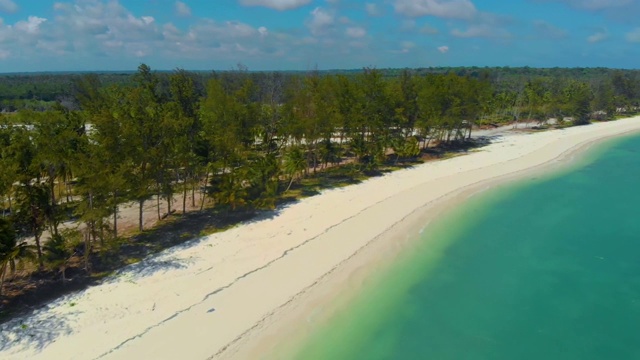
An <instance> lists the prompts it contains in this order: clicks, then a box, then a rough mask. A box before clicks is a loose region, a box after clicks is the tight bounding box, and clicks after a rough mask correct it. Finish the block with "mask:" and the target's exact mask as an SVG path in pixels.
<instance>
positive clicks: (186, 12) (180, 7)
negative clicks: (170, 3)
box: [175, 1, 191, 16]
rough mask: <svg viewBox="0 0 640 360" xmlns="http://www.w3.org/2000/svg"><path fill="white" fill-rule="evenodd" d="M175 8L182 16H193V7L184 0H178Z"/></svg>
mask: <svg viewBox="0 0 640 360" xmlns="http://www.w3.org/2000/svg"><path fill="white" fill-rule="evenodd" d="M175 10H176V13H177V14H178V15H180V16H191V8H190V7H189V5H187V4H185V3H183V2H182V1H176V4H175Z"/></svg>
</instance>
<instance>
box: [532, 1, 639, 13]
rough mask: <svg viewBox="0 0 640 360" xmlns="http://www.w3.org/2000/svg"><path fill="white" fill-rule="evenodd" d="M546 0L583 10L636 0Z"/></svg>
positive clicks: (614, 5) (621, 4)
mask: <svg viewBox="0 0 640 360" xmlns="http://www.w3.org/2000/svg"><path fill="white" fill-rule="evenodd" d="M544 1H546V2H559V3H565V4H567V5H569V6H571V7H574V8H577V9H583V10H592V11H597V10H607V9H613V8H620V7H624V6H627V5H631V4H633V1H634V0H544Z"/></svg>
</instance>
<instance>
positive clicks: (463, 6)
mask: <svg viewBox="0 0 640 360" xmlns="http://www.w3.org/2000/svg"><path fill="white" fill-rule="evenodd" d="M394 6H395V9H396V12H397V13H399V14H402V15H405V16H410V17H421V16H427V15H429V16H436V17H441V18H445V19H471V18H473V17H474V16H476V14H477V13H478V10H477V9H476V7H475V5H473V3H472V2H471V1H470V0H395V4H394Z"/></svg>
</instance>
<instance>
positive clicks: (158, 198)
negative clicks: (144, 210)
mask: <svg viewBox="0 0 640 360" xmlns="http://www.w3.org/2000/svg"><path fill="white" fill-rule="evenodd" d="M156 209H157V210H158V221H160V220H162V218H161V216H160V192H158V193H157V194H156Z"/></svg>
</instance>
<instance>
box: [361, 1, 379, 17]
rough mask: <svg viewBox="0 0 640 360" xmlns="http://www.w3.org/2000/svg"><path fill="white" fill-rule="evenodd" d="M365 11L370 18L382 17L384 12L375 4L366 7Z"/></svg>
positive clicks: (368, 4)
mask: <svg viewBox="0 0 640 360" xmlns="http://www.w3.org/2000/svg"><path fill="white" fill-rule="evenodd" d="M365 10H366V11H367V14H369V16H380V15H382V12H381V11H380V8H378V5H376V4H373V3H367V4H366V5H365Z"/></svg>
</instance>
